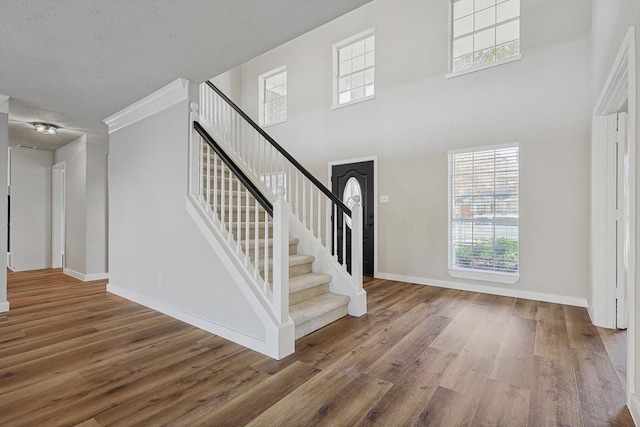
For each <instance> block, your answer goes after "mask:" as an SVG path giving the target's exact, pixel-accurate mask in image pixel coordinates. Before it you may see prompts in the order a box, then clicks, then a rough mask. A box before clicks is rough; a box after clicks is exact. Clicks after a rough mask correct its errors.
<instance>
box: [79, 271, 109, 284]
mask: <svg viewBox="0 0 640 427" xmlns="http://www.w3.org/2000/svg"><path fill="white" fill-rule="evenodd" d="M107 279H109V273H94V274H86V275H85V276H84V281H85V282H92V281H94V280H107Z"/></svg>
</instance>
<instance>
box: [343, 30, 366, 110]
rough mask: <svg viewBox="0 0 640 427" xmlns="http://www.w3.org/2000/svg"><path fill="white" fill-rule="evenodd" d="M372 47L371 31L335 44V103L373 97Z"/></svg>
mask: <svg viewBox="0 0 640 427" xmlns="http://www.w3.org/2000/svg"><path fill="white" fill-rule="evenodd" d="M375 49H376V46H375V35H374V34H372V33H371V31H368V32H366V33H363V34H359V35H357V36H354V37H352V38H351V39H348V40H345V41H343V42H341V43H338V44H336V45H334V74H335V82H334V105H336V106H340V105H346V104H350V103H353V102H357V101H360V100H364V99H369V98H373V96H374V95H375V55H376V52H375Z"/></svg>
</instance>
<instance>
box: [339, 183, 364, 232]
mask: <svg viewBox="0 0 640 427" xmlns="http://www.w3.org/2000/svg"><path fill="white" fill-rule="evenodd" d="M353 196H359V197H360V200H362V191H361V189H360V184H359V183H358V180H357V179H355V178H354V177H351V178H349V180H348V181H347V184H346V185H345V186H344V192H343V193H342V201H343V202H344V204H345V205H347V207H348V208H349V209H353V207H354V206H355V204H356V203H355V202H354V201H353ZM345 222H346V223H347V226H348V227H349V228H351V218H349V217H348V216H345Z"/></svg>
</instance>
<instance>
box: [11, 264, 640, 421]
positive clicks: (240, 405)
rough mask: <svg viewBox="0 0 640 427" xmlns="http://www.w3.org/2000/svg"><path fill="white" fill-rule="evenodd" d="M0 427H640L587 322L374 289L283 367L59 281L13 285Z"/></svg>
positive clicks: (613, 343) (551, 311)
mask: <svg viewBox="0 0 640 427" xmlns="http://www.w3.org/2000/svg"><path fill="white" fill-rule="evenodd" d="M8 281H9V284H8V293H9V301H10V303H11V311H10V312H8V313H1V314H0V426H74V425H82V426H109V425H116V426H159V425H169V426H198V425H206V426H241V425H251V426H261V427H262V426H314V425H326V426H368V425H378V426H408V425H434V426H510V427H512V426H560V425H562V426H608V425H610V426H632V425H633V422H632V420H631V417H630V414H629V411H628V410H627V409H626V407H625V397H624V389H623V386H622V385H621V383H620V381H621V380H623V379H624V376H625V372H624V368H625V362H624V360H623V359H624V345H625V338H624V332H623V331H607V330H598V329H597V328H595V327H594V326H593V325H592V324H591V323H590V321H589V317H588V315H587V312H586V310H584V309H582V308H576V307H569V306H562V305H557V304H550V303H541V302H535V301H529V300H520V299H515V298H506V297H499V296H490V295H483V294H477V293H472V292H463V291H455V290H449V289H441V288H436V287H428V286H421V285H412V284H407V283H400V282H392V281H387V280H378V279H367V280H366V282H365V287H366V290H367V293H368V300H369V313H368V314H367V315H365V316H362V317H360V318H354V317H346V318H344V319H341V320H339V321H338V322H335V323H333V324H332V325H330V326H328V327H326V328H324V329H322V330H320V331H317V332H315V333H313V334H311V335H308V336H306V337H304V338H302V339H300V340H298V342H297V346H296V350H297V351H296V353H295V354H294V355H292V356H290V357H288V358H286V359H284V360H281V361H275V360H272V359H269V358H268V357H265V356H262V355H260V354H258V353H256V352H254V351H251V350H247V349H244V348H242V347H241V346H239V345H237V344H234V343H231V342H229V341H226V340H224V339H222V338H219V337H217V336H214V335H211V334H209V333H207V332H204V331H201V330H199V329H196V328H194V327H191V326H189V325H186V324H184V323H182V322H180V321H177V320H174V319H172V318H170V317H168V316H165V315H163V314H160V313H156V312H154V311H152V310H150V309H147V308H145V307H141V306H139V305H136V304H134V303H132V302H129V301H127V300H124V299H121V298H119V297H117V296H114V295H111V294H109V293H107V292H106V291H105V282H104V281H100V282H89V283H82V282H80V281H77V280H75V279H73V278H70V277H68V276H65V275H63V274H62V273H61V272H60V270H42V271H34V272H26V273H9V275H8Z"/></svg>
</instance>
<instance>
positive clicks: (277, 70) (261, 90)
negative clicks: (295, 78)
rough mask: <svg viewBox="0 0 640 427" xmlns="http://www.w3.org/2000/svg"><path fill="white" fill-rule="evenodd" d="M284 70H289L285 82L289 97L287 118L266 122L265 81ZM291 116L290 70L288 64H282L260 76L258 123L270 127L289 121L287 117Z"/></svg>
mask: <svg viewBox="0 0 640 427" xmlns="http://www.w3.org/2000/svg"><path fill="white" fill-rule="evenodd" d="M283 71H286V72H287V75H286V82H285V84H286V85H287V94H286V95H285V96H286V97H287V110H286V111H285V118H284V119H280V120H276V121H274V122H269V123H265V121H264V119H265V117H264V101H265V99H264V81H265V80H266V79H268V78H269V77H272V76H275V75H276V74H280V73H282V72H283ZM288 117H289V72H288V70H287V66H286V65H282V66H280V67H278V68H275V69H273V70H271V71H267V72H266V73H262V74H260V75H259V76H258V124H259V125H260V127H263V128H265V127H269V126H273V125H277V124H280V123H284V122H286V121H287V118H288Z"/></svg>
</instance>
